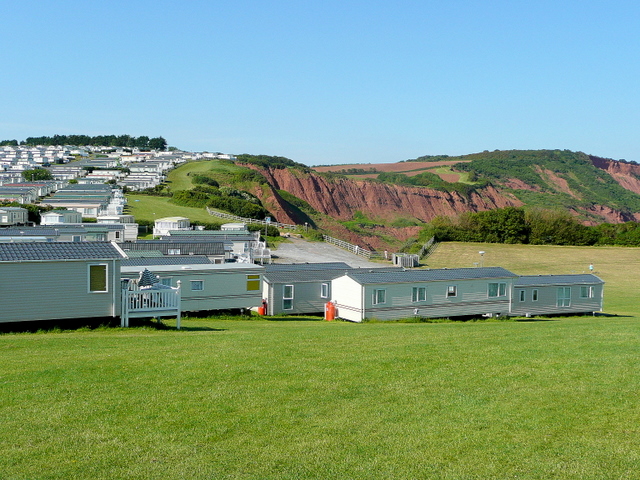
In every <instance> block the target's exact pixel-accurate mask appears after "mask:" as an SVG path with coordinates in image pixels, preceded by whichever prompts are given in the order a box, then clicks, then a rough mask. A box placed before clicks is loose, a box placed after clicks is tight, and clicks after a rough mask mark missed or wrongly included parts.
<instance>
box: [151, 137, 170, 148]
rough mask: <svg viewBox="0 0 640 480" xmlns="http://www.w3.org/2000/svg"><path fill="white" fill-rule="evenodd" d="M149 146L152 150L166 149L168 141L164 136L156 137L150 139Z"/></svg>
mask: <svg viewBox="0 0 640 480" xmlns="http://www.w3.org/2000/svg"><path fill="white" fill-rule="evenodd" d="M149 148H151V149H152V150H165V149H166V148H167V141H166V140H165V139H164V138H162V137H154V138H152V139H150V140H149Z"/></svg>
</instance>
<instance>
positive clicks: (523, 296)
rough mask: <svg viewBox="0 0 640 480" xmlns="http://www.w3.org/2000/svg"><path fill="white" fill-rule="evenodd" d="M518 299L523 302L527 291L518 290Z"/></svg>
mask: <svg viewBox="0 0 640 480" xmlns="http://www.w3.org/2000/svg"><path fill="white" fill-rule="evenodd" d="M518 300H519V301H520V302H525V301H526V300H527V291H526V290H518Z"/></svg>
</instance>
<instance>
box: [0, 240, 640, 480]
mask: <svg viewBox="0 0 640 480" xmlns="http://www.w3.org/2000/svg"><path fill="white" fill-rule="evenodd" d="M477 247H478V245H471V246H468V245H464V244H457V245H456V244H451V245H443V246H441V247H440V249H439V251H438V253H437V254H436V255H434V257H433V258H432V259H431V261H432V262H433V263H434V265H432V266H436V265H435V263H436V262H437V261H442V262H450V263H449V265H448V266H450V267H453V266H467V265H455V262H456V261H457V262H460V263H463V262H467V260H471V263H473V262H474V261H477V260H475V259H473V255H472V252H473V251H474V249H477ZM502 247H503V246H497V245H492V246H486V245H485V246H483V248H484V249H485V251H486V252H487V253H485V259H484V261H485V265H490V264H502V265H504V266H507V268H511V269H512V270H514V271H516V272H518V273H529V272H528V269H529V268H532V269H533V268H534V267H536V268H537V267H542V266H543V264H548V269H549V270H553V268H555V267H554V265H558V264H560V263H562V262H565V261H568V259H570V258H573V257H580V256H581V255H584V254H585V253H584V252H582V250H584V249H576V250H575V251H574V252H573V255H568V254H565V253H564V251H562V252H560V253H557V252H556V250H555V249H553V248H548V247H547V248H546V249H545V248H543V249H542V250H541V252H542V253H543V254H544V255H542V256H533V259H530V260H528V261H529V263H527V258H529V257H530V256H527V255H526V254H525V253H518V252H520V249H516V248H514V249H512V250H510V248H511V247H510V246H506V247H505V249H504V250H502ZM536 248H539V247H536ZM540 248H541V247H540ZM478 250H479V249H478ZM525 250H526V249H525ZM587 250H589V249H587ZM619 250H622V251H623V253H620V252H619ZM591 251H593V249H591ZM638 251H639V250H638V249H636V250H635V255H637V252H638ZM465 252H466V253H465ZM609 254H613V255H609ZM465 255H469V258H468V259H467V258H465ZM477 255H478V254H477V251H476V253H475V256H477ZM518 255H521V256H522V261H521V263H520V264H519V267H520V268H515V267H514V266H513V265H509V263H508V262H510V261H513V262H516V258H517V256H518ZM620 255H631V257H629V258H627V259H626V260H625V261H631V260H632V259H633V258H635V262H636V263H635V264H636V265H637V259H638V258H637V256H636V257H633V255H634V251H633V250H626V249H615V251H611V252H608V251H606V250H599V251H598V257H597V259H598V260H597V261H596V260H594V259H588V260H589V261H591V260H593V261H594V264H595V266H596V270H597V271H598V270H602V275H603V276H605V275H606V276H607V277H609V276H611V278H610V279H609V280H607V281H608V284H607V287H606V288H607V290H606V292H607V293H606V294H605V295H606V302H607V304H608V305H609V306H608V308H607V309H606V310H607V313H611V314H616V313H617V314H620V315H619V316H611V317H573V318H566V319H559V318H556V319H546V320H537V321H522V322H518V321H508V322H498V321H485V322H468V323H439V324H415V323H364V324H350V323H344V322H322V321H309V319H275V320H262V319H256V320H244V321H240V320H228V319H185V320H184V321H183V326H185V327H186V328H184V329H183V330H181V331H175V330H153V329H148V328H134V329H129V330H124V329H98V330H93V331H90V330H78V331H71V332H68V331H67V332H50V333H39V334H5V335H0V352H2V360H3V361H2V362H1V363H0V415H1V418H2V422H1V423H0V448H1V449H2V452H3V454H2V455H1V456H0V478H2V479H96V478H100V479H102V478H104V479H125V478H126V479H132V478H135V479H160V478H162V479H173V478H175V479H178V478H180V479H182V478H189V479H211V478H216V479H218V478H230V479H235V478H238V479H307V478H311V479H389V478H402V479H404V478H427V479H491V478H493V479H504V478H521V479H550V478H556V479H614V478H615V479H635V478H638V473H637V472H638V471H640V427H639V425H640V409H638V408H637V404H638V399H637V392H638V391H639V390H640V355H638V345H639V344H640V322H639V321H638V320H640V315H639V312H638V306H637V300H638V295H637V293H636V292H637V290H638V286H639V283H640V282H638V281H637V277H634V276H627V273H621V274H620V275H617V276H616V275H615V272H613V270H614V269H615V265H617V262H618V260H617V259H616V258H617V257H618V256H620ZM554 256H555V258H556V260H555V262H554V261H553V260H552V258H551V257H554ZM609 256H612V257H613V258H612V259H608V257H609ZM447 257H449V260H447ZM492 258H496V259H500V262H494V261H492V260H491V259H492ZM620 261H622V260H620ZM575 262H576V263H575V265H576V267H571V268H572V269H576V268H577V267H578V266H581V265H583V262H582V260H580V259H579V258H578V259H577V260H575ZM627 265H628V266H627V268H623V270H624V271H625V272H628V271H629V270H632V268H630V267H631V266H632V264H627ZM586 266H588V263H587V264H586ZM558 268H559V267H558ZM584 268H586V267H583V268H582V269H584ZM562 271H565V272H566V271H567V270H562ZM536 273H538V272H536ZM540 273H551V272H547V271H543V272H540ZM609 289H612V290H614V291H619V290H622V289H624V290H625V291H627V292H628V294H629V295H630V296H631V297H632V298H633V301H626V300H625V298H624V295H622V294H620V293H617V294H616V295H615V296H613V298H612V299H609Z"/></svg>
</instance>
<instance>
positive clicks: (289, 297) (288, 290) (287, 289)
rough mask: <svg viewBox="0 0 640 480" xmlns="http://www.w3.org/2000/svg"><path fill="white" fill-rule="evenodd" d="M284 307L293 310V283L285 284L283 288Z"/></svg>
mask: <svg viewBox="0 0 640 480" xmlns="http://www.w3.org/2000/svg"><path fill="white" fill-rule="evenodd" d="M282 309H283V310H293V285H285V286H284V288H283V290H282Z"/></svg>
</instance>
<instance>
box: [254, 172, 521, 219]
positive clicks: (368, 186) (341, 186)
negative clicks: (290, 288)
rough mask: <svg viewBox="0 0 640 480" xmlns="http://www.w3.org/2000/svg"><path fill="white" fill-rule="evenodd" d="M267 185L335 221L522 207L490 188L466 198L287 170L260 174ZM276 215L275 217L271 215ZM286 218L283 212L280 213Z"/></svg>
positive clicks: (432, 191) (423, 215)
mask: <svg viewBox="0 0 640 480" xmlns="http://www.w3.org/2000/svg"><path fill="white" fill-rule="evenodd" d="M262 173H263V174H264V175H265V177H266V178H267V180H269V183H271V185H272V186H273V187H274V188H275V189H279V190H286V191H287V192H289V193H291V194H293V195H295V196H296V197H298V198H301V199H303V200H305V201H306V202H307V203H309V205H311V206H312V207H313V208H314V209H315V210H317V211H319V212H322V213H324V214H326V215H329V216H331V217H333V218H336V219H339V220H350V219H352V218H353V214H354V212H356V211H360V212H362V213H363V214H365V215H366V216H367V217H368V218H372V219H384V220H393V219H397V218H399V217H405V218H408V217H413V218H416V219H418V220H421V221H424V222H427V221H429V220H431V219H433V218H434V217H436V216H438V215H456V214H459V213H463V212H477V211H481V210H490V209H493V208H504V207H509V206H521V205H522V203H521V202H520V201H519V200H517V199H516V198H515V197H513V196H511V195H508V194H501V193H500V192H498V191H497V190H496V189H494V188H493V187H489V188H486V189H484V190H483V191H482V192H480V193H472V194H471V195H470V196H469V198H466V197H464V196H462V195H460V194H458V193H455V192H454V193H448V192H441V191H438V190H431V189H427V188H418V187H405V186H400V185H389V184H383V183H374V182H364V181H353V180H349V179H342V178H338V179H332V180H328V179H326V178H324V177H321V176H318V175H315V174H313V173H310V174H304V173H301V172H296V171H292V170H290V169H278V170H275V169H274V170H266V171H265V170H263V171H262ZM274 213H275V214H276V215H278V213H276V212H275V211H274ZM282 213H283V214H285V215H287V213H286V212H284V211H283V212H282Z"/></svg>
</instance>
